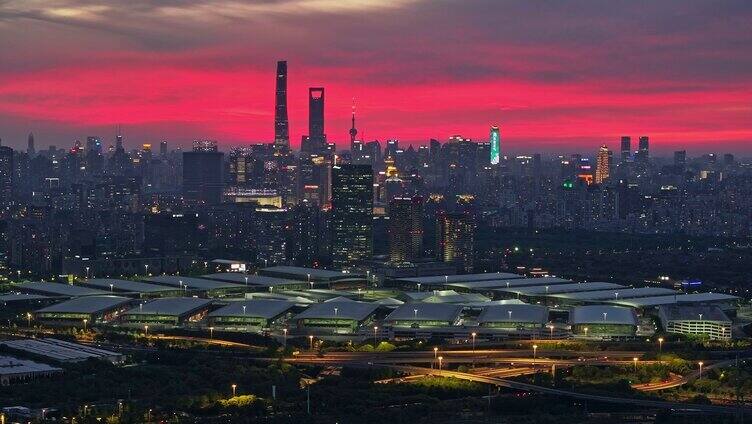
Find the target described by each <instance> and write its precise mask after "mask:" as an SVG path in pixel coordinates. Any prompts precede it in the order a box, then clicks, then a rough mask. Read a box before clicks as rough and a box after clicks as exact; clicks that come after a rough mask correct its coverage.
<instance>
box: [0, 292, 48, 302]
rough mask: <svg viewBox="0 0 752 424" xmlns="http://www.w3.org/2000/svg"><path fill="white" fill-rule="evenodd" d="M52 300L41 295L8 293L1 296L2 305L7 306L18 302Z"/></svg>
mask: <svg viewBox="0 0 752 424" xmlns="http://www.w3.org/2000/svg"><path fill="white" fill-rule="evenodd" d="M48 299H52V298H51V297H50V296H42V295H41V294H28V293H6V294H2V295H0V304H1V305H7V304H9V303H16V302H22V303H26V302H33V301H35V300H48Z"/></svg>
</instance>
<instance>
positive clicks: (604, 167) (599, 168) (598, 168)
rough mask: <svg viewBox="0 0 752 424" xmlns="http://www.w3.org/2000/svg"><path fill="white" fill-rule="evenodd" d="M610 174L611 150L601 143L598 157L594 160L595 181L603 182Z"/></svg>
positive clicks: (597, 182)
mask: <svg viewBox="0 0 752 424" xmlns="http://www.w3.org/2000/svg"><path fill="white" fill-rule="evenodd" d="M609 175H611V151H610V150H608V147H607V146H605V145H603V146H601V148H600V149H598V157H597V158H596V161H595V183H596V184H603V182H605V181H606V180H607V179H608V177H609Z"/></svg>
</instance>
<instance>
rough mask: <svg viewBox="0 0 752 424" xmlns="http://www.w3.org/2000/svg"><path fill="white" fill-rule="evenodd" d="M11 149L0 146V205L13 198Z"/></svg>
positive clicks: (3, 205)
mask: <svg viewBox="0 0 752 424" xmlns="http://www.w3.org/2000/svg"><path fill="white" fill-rule="evenodd" d="M13 173H14V172H13V149H11V148H10V147H8V146H0V207H3V208H4V207H6V206H8V205H9V204H10V202H11V200H12V199H13Z"/></svg>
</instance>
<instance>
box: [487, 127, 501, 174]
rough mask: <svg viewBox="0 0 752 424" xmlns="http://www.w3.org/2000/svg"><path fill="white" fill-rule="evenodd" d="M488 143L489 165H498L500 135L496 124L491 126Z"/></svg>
mask: <svg viewBox="0 0 752 424" xmlns="http://www.w3.org/2000/svg"><path fill="white" fill-rule="evenodd" d="M489 143H491V165H498V164H499V157H500V156H501V135H500V134H499V127H498V126H496V125H494V126H492V127H491V134H490V137H489Z"/></svg>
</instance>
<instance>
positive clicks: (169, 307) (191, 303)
mask: <svg viewBox="0 0 752 424" xmlns="http://www.w3.org/2000/svg"><path fill="white" fill-rule="evenodd" d="M211 302H212V301H211V300H208V299H199V298H196V297H169V298H161V299H155V300H152V301H151V302H147V303H143V304H140V305H139V306H138V307H136V308H133V309H131V310H129V311H127V312H125V314H123V319H124V322H125V323H126V324H144V325H152V324H154V325H178V324H180V323H182V322H185V321H197V320H200V319H201V318H203V317H204V315H206V312H207V310H208V309H209V306H210V305H211Z"/></svg>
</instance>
